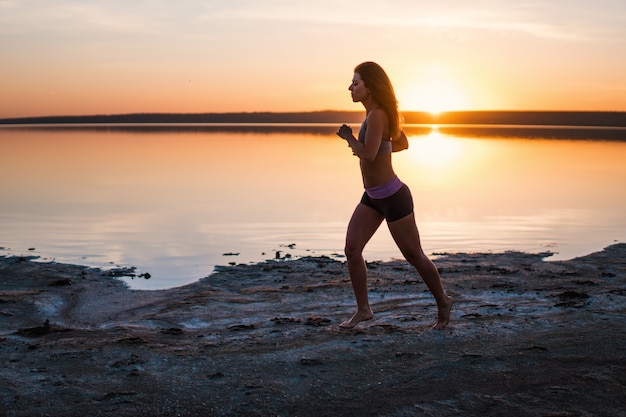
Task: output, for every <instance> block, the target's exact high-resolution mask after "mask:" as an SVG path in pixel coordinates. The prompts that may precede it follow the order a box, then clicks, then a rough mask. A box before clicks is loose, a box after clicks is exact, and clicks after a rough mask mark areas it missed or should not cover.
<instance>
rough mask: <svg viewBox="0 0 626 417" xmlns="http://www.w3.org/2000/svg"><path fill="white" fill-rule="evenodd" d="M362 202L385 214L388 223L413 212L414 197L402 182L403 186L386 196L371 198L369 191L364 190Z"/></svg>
mask: <svg viewBox="0 0 626 417" xmlns="http://www.w3.org/2000/svg"><path fill="white" fill-rule="evenodd" d="M361 204H365V205H366V206H368V207H371V208H373V209H374V210H376V211H377V212H379V213H380V214H382V215H383V216H385V219H387V222H388V223H390V222H394V221H396V220H400V219H401V218H403V217H405V216H407V215H409V214H411V213H413V197H412V196H411V190H409V187H407V186H406V184H402V187H400V189H399V190H398V191H396V193H395V194H393V195H390V196H389V197H386V198H380V199H378V198H371V197H370V196H369V195H368V194H367V192H364V193H363V197H362V198H361Z"/></svg>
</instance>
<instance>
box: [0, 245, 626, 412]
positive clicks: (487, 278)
mask: <svg viewBox="0 0 626 417" xmlns="http://www.w3.org/2000/svg"><path fill="white" fill-rule="evenodd" d="M548 255H549V254H547V253H546V254H527V253H519V252H506V253H498V254H492V253H472V254H447V255H444V256H441V257H439V259H437V260H436V261H435V263H436V265H437V267H438V268H439V269H440V272H441V275H442V278H443V280H444V285H445V287H446V289H447V291H448V293H449V294H450V295H451V296H453V297H454V298H455V300H456V303H455V307H454V310H453V312H452V321H451V323H450V325H449V327H448V328H447V329H445V330H442V331H436V330H432V329H431V328H430V326H431V324H432V323H433V322H434V320H435V318H436V306H435V304H434V301H433V299H432V297H431V296H430V293H428V291H427V290H426V288H425V285H424V284H423V283H422V282H421V280H420V279H419V277H418V276H417V275H416V274H415V273H414V272H413V270H412V268H410V266H409V265H408V264H407V263H406V262H404V261H392V262H384V263H383V262H374V263H370V264H368V266H369V272H370V296H371V304H372V307H373V309H374V313H375V317H374V320H371V321H368V322H363V323H361V324H359V326H357V328H356V329H353V330H340V329H339V328H338V327H337V325H338V324H339V323H340V322H341V321H343V320H345V319H347V318H348V317H350V315H351V314H352V313H353V311H354V299H353V296H352V292H351V288H350V283H349V278H348V275H347V270H346V266H345V264H344V263H342V262H339V261H336V260H333V259H330V258H324V257H311V258H303V259H298V260H290V261H267V262H263V263H259V264H255V265H236V266H229V267H221V268H219V270H218V271H216V273H214V274H213V275H211V276H209V277H207V278H205V279H202V280H200V281H199V282H196V283H193V284H190V285H187V286H183V287H179V288H173V289H168V290H159V291H137V290H131V289H129V288H128V287H126V285H125V284H124V283H123V282H122V281H120V280H117V279H115V278H112V277H111V276H109V274H108V273H107V272H106V271H101V270H99V269H93V268H87V267H82V266H76V265H65V264H58V263H40V262H33V261H31V260H29V259H28V258H20V257H10V258H0V357H1V358H2V362H3V366H2V367H1V368H0V416H61V415H62V416H86V415H89V416H109V415H110V416H134V417H139V416H274V415H276V416H502V415H507V416H618V415H624V414H623V413H624V411H623V410H624V398H626V345H625V344H624V340H626V337H625V336H626V244H616V245H612V246H610V247H608V248H606V249H605V250H604V251H601V252H598V253H593V254H590V255H588V256H585V257H581V258H576V259H572V260H568V261H550V260H549V259H550V258H549V257H547V256H548ZM546 257H547V258H546ZM544 258H545V259H544Z"/></svg>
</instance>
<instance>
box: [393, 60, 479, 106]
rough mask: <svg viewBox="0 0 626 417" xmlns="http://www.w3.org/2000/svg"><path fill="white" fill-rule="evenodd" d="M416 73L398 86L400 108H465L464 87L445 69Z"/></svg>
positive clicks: (467, 103) (466, 103)
mask: <svg viewBox="0 0 626 417" xmlns="http://www.w3.org/2000/svg"><path fill="white" fill-rule="evenodd" d="M425 72H426V73H425V74H421V75H420V74H418V75H415V76H414V77H412V78H413V79H409V80H407V81H405V82H404V83H402V84H400V85H399V86H398V91H396V94H397V95H398V101H399V104H400V108H401V109H402V110H405V111H407V110H412V111H426V112H429V113H431V114H438V113H441V112H444V111H452V110H467V109H468V105H469V102H468V98H467V94H466V92H465V91H464V88H463V87H462V85H460V83H459V82H458V81H456V80H455V79H454V78H453V77H452V76H451V75H449V74H448V73H447V72H446V71H445V70H443V69H441V68H438V67H435V68H430V69H428V70H426V71H425Z"/></svg>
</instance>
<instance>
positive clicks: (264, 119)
mask: <svg viewBox="0 0 626 417" xmlns="http://www.w3.org/2000/svg"><path fill="white" fill-rule="evenodd" d="M403 116H404V122H405V123H407V124H480V125H539V126H546V125H553V126H608V127H626V112H588V111H455V112H445V113H440V114H438V115H433V114H430V113H427V112H403ZM362 119H363V112H362V111H358V112H357V111H330V110H329V111H315V112H293V113H273V112H254V113H193V114H179V113H136V114H113V115H91V116H43V117H21V118H10V119H0V124H5V125H6V124H78V123H80V124H87V123H89V124H124V123H141V124H156V123H162V124H163V123H164V124H170V123H182V124H185V123H186V124H190V123H191V124H195V123H224V124H228V123H250V124H267V123H359V122H361V121H362Z"/></svg>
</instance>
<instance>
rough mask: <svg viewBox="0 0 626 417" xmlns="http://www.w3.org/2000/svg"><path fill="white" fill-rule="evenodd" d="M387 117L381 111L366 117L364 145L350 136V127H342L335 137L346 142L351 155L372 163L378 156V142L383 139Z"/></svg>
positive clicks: (372, 112) (377, 110)
mask: <svg viewBox="0 0 626 417" xmlns="http://www.w3.org/2000/svg"><path fill="white" fill-rule="evenodd" d="M386 123H387V115H386V114H385V112H384V111H382V110H381V109H375V110H372V111H371V112H370V114H369V115H368V116H367V130H366V132H365V144H363V143H362V142H359V141H358V140H357V139H356V138H355V137H354V135H353V134H352V129H350V127H348V126H346V125H343V126H341V127H340V128H339V131H338V132H337V135H339V136H340V137H342V138H343V139H345V140H346V141H348V146H350V148H351V149H352V153H353V154H354V155H356V156H357V157H359V158H360V159H363V160H366V161H370V162H371V161H373V160H374V159H376V156H377V155H378V149H379V148H380V142H381V141H382V139H383V133H384V131H385V125H386Z"/></svg>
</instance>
